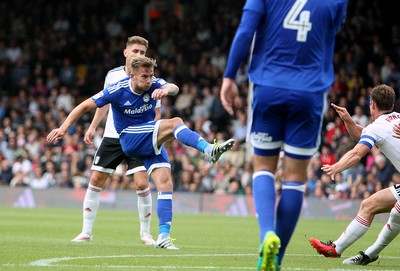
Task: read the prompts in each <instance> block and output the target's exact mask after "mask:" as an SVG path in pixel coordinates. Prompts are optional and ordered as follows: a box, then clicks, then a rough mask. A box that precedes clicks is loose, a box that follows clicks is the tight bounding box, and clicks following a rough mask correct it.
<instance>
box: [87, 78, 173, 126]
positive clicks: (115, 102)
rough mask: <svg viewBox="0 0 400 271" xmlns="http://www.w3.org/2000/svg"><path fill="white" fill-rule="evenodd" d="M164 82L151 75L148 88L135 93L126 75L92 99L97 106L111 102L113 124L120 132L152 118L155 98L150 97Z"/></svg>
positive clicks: (154, 112) (154, 113) (153, 116)
mask: <svg viewBox="0 0 400 271" xmlns="http://www.w3.org/2000/svg"><path fill="white" fill-rule="evenodd" d="M166 84H167V82H166V81H165V80H164V79H161V78H154V77H153V79H152V84H151V87H150V89H149V90H148V91H144V92H143V93H142V94H137V93H135V92H134V90H133V89H132V88H131V79H130V77H126V78H125V79H122V80H121V81H118V82H117V83H115V84H113V85H111V86H109V87H106V88H105V89H103V90H102V91H100V92H99V93H97V94H95V95H93V96H92V99H93V101H94V102H95V103H96V105H97V107H103V106H104V105H106V104H111V108H112V111H113V117H114V126H115V129H116V130H117V133H118V134H120V133H121V131H122V130H123V129H125V128H126V127H128V126H132V125H135V124H141V123H145V122H148V121H152V120H154V118H155V116H156V111H155V109H156V103H157V100H154V99H153V98H151V94H152V93H153V91H154V90H156V89H158V88H162V87H163V86H164V85H166Z"/></svg>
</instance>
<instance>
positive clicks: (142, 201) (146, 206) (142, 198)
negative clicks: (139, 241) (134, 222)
mask: <svg viewBox="0 0 400 271" xmlns="http://www.w3.org/2000/svg"><path fill="white" fill-rule="evenodd" d="M136 193H137V196H138V201H137V205H138V212H139V220H140V233H142V232H148V233H150V221H151V215H152V211H153V210H152V206H153V199H152V197H151V190H150V188H149V187H147V188H146V189H144V190H137V191H136Z"/></svg>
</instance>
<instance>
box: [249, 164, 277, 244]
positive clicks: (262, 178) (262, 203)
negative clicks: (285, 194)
mask: <svg viewBox="0 0 400 271" xmlns="http://www.w3.org/2000/svg"><path fill="white" fill-rule="evenodd" d="M253 199H254V205H255V209H256V214H257V218H258V224H259V227H260V241H261V242H262V241H263V239H264V236H265V234H266V233H267V232H268V231H275V199H276V193H275V175H274V174H273V173H272V172H270V171H267V170H261V171H257V172H255V173H254V174H253Z"/></svg>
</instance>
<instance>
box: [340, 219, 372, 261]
mask: <svg viewBox="0 0 400 271" xmlns="http://www.w3.org/2000/svg"><path fill="white" fill-rule="evenodd" d="M370 226H371V223H370V222H369V221H367V220H366V219H364V218H362V217H361V216H359V215H357V216H356V217H355V218H354V219H353V221H351V222H350V224H349V225H348V226H347V228H346V229H345V230H344V232H343V233H342V235H340V237H339V239H337V240H336V241H334V242H333V243H334V244H335V246H336V247H335V250H336V252H337V253H339V254H342V253H343V251H344V250H345V249H346V248H348V247H349V246H350V245H351V244H353V243H354V242H355V241H357V240H358V239H360V238H361V236H363V235H364V234H365V233H366V232H367V231H368V229H369V227H370Z"/></svg>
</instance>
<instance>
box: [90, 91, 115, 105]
mask: <svg viewBox="0 0 400 271" xmlns="http://www.w3.org/2000/svg"><path fill="white" fill-rule="evenodd" d="M105 90H106V89H104V90H102V91H100V92H99V93H97V94H95V95H93V96H92V100H93V101H94V103H95V104H96V105H97V107H103V106H105V105H106V104H109V103H110V102H111V101H110V99H109V95H108V92H107V91H105Z"/></svg>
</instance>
